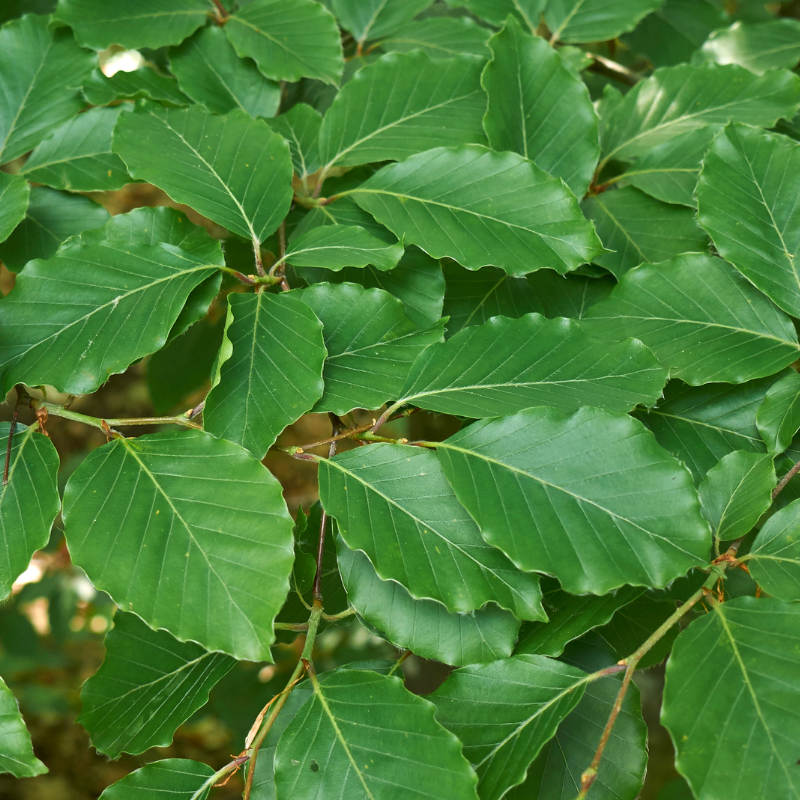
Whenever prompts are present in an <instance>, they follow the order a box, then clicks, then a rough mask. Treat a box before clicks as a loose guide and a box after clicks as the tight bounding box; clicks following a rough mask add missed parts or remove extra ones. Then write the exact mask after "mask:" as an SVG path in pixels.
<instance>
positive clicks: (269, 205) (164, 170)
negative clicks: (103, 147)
mask: <svg viewBox="0 0 800 800" xmlns="http://www.w3.org/2000/svg"><path fill="white" fill-rule="evenodd" d="M309 2H310V0H309ZM253 5H255V4H253ZM248 8H253V6H248ZM114 152H115V153H117V154H119V155H120V156H121V157H122V159H123V161H125V163H126V164H127V165H128V168H129V170H130V172H131V174H132V175H133V176H134V177H135V178H140V179H141V180H145V181H149V182H150V183H154V184H155V185H156V186H158V187H160V188H161V189H163V190H164V191H165V192H166V193H167V194H168V195H169V196H170V197H171V198H172V199H173V200H175V201H176V202H178V203H186V205H188V206H190V207H191V208H193V209H194V210H195V211H198V212H199V213H200V214H203V215H205V216H207V217H208V218H209V219H212V220H214V222H217V223H219V224H220V225H223V226H224V227H226V228H227V229H228V230H230V231H233V233H238V234H240V235H241V236H244V237H246V238H247V239H250V240H252V241H253V242H263V241H264V240H265V239H266V238H267V236H269V235H270V234H271V233H272V232H273V231H275V230H276V229H277V227H278V225H279V224H280V222H281V220H283V219H284V217H285V216H286V214H287V213H288V211H289V206H290V205H291V202H292V162H291V158H290V155H289V146H288V145H287V144H286V142H285V141H284V140H283V138H282V137H280V136H279V135H278V134H276V133H273V132H272V131H271V130H270V129H269V128H268V126H267V125H266V124H265V123H264V122H263V121H261V120H254V119H252V118H251V117H248V116H247V114H245V113H244V112H243V111H238V110H237V111H231V112H229V113H228V114H225V115H224V116H220V117H217V116H212V115H211V114H209V113H208V112H207V111H204V110H203V109H202V108H199V107H198V106H192V107H191V108H188V109H168V108H161V107H158V106H153V105H145V106H142V107H141V108H140V109H139V110H137V111H136V112H135V113H133V114H123V115H122V116H121V117H120V120H119V122H118V123H117V127H116V129H115V131H114Z"/></svg>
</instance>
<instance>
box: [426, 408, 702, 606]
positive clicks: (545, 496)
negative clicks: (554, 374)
mask: <svg viewBox="0 0 800 800" xmlns="http://www.w3.org/2000/svg"><path fill="white" fill-rule="evenodd" d="M587 442H590V443H591V446H588V445H587ZM436 454H437V456H438V457H439V461H440V462H441V464H442V467H443V469H444V472H445V475H446V476H447V479H448V481H450V483H451V485H452V486H453V489H454V490H455V493H456V496H457V497H458V499H459V501H460V502H461V503H462V505H464V507H465V508H466V509H467V511H469V513H470V514H471V515H472V517H473V518H474V519H475V521H476V522H477V523H478V526H479V527H480V529H481V534H482V535H483V538H484V539H486V541H487V542H489V544H491V545H493V546H495V547H499V548H500V549H501V550H502V551H503V552H504V553H506V555H508V557H509V558H510V559H511V560H512V561H513V562H514V563H515V564H516V565H517V566H518V567H519V568H520V569H523V570H527V571H537V572H544V573H547V574H548V575H554V576H555V577H556V578H558V580H559V581H560V583H561V585H562V586H563V587H564V589H565V591H567V592H570V593H571V594H586V593H592V594H605V593H606V592H609V591H611V590H612V589H616V588H618V587H620V586H623V585H625V584H633V585H636V586H653V587H657V588H662V587H664V586H666V584H667V583H669V582H670V581H671V580H674V579H675V578H678V577H680V576H681V575H684V574H685V573H686V572H687V571H688V570H689V569H690V568H691V567H695V566H700V565H702V564H703V563H705V560H706V558H707V556H708V548H709V545H710V532H709V530H708V525H707V523H706V522H705V520H704V519H703V518H702V516H701V514H700V506H699V503H698V502H697V495H696V493H695V490H694V487H693V486H692V481H691V477H690V475H689V473H688V471H687V470H686V468H685V467H683V466H682V465H680V464H679V463H678V462H677V461H676V460H675V459H674V458H673V457H672V456H670V455H669V454H668V453H667V452H666V451H664V450H663V449H662V448H661V447H659V446H658V445H657V444H656V442H655V439H654V437H653V435H652V434H651V433H650V432H649V431H648V430H647V429H646V428H645V427H644V426H643V425H642V424H641V423H640V422H637V421H636V420H632V419H631V418H630V417H628V416H627V415H622V414H611V413H609V412H607V411H602V410H600V409H593V408H583V409H581V410H580V411H577V412H575V413H574V414H570V413H565V412H563V411H559V410H555V409H548V408H531V409H529V410H527V411H522V412H520V413H519V414H516V415H514V416H512V417H504V418H501V419H498V420H488V421H485V422H476V423H474V424H473V425H470V426H469V427H467V428H464V429H463V430H462V431H460V432H459V433H456V434H454V435H453V436H451V437H450V438H449V439H447V440H446V441H444V442H442V443H440V444H437V450H436ZM476 486H480V487H482V488H481V491H480V492H475V487H476Z"/></svg>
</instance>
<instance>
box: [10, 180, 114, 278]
mask: <svg viewBox="0 0 800 800" xmlns="http://www.w3.org/2000/svg"><path fill="white" fill-rule="evenodd" d="M108 219H109V217H108V211H106V210H105V209H104V208H103V206H101V205H99V204H98V203H95V202H93V201H92V200H90V199H89V198H88V197H80V196H78V195H69V194H63V193H62V192H57V191H56V190H55V189H44V188H36V189H31V192H30V203H29V204H28V208H27V210H26V212H25V219H24V220H23V221H22V222H21V223H20V224H19V225H18V226H17V227H16V229H15V230H14V232H13V233H12V234H11V236H9V237H8V239H6V241H5V242H3V243H2V244H0V258H2V259H3V263H4V264H5V265H6V266H7V267H8V268H9V269H10V270H11V271H12V272H19V271H20V270H21V269H22V268H23V267H24V266H25V265H26V264H27V263H28V262H29V261H32V260H33V259H35V258H50V257H51V256H53V255H54V254H55V253H56V251H57V250H58V246H59V245H60V244H61V243H62V242H64V241H66V240H67V239H68V238H69V237H70V236H74V235H75V234H78V233H81V232H82V231H86V230H92V229H94V228H101V227H102V226H103V225H105V224H106V222H108Z"/></svg>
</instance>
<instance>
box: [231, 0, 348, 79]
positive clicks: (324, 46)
mask: <svg viewBox="0 0 800 800" xmlns="http://www.w3.org/2000/svg"><path fill="white" fill-rule="evenodd" d="M225 33H226V34H227V35H228V38H229V39H230V41H231V44H232V45H233V47H234V49H235V50H236V52H237V53H238V54H239V55H240V56H241V57H242V58H245V57H247V58H252V59H253V61H255V62H256V64H258V68H259V69H260V70H261V72H262V73H264V75H266V76H267V77H268V78H272V80H274V81H296V80H299V79H300V78H317V79H318V80H321V81H324V82H325V83H332V84H334V85H336V84H338V83H339V79H340V78H341V75H342V70H343V68H344V60H343V58H342V45H341V42H340V41H339V29H338V28H337V27H336V20H335V19H334V18H333V15H332V14H331V13H330V12H329V11H328V9H327V8H325V7H324V6H323V5H322V4H320V3H315V2H313V0H255V2H252V3H248V4H247V5H245V6H244V7H243V8H240V9H238V10H237V12H236V13H235V14H233V15H232V16H231V17H230V18H229V19H228V21H227V23H226V24H225Z"/></svg>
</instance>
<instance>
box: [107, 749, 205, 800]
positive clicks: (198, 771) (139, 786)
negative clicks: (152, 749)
mask: <svg viewBox="0 0 800 800" xmlns="http://www.w3.org/2000/svg"><path fill="white" fill-rule="evenodd" d="M213 775H214V770H213V769H211V767H209V766H208V764H201V763H200V762H199V761H190V760H189V759H185V758H166V759H164V760H163V761H154V762H153V763H151V764H148V765H147V766H145V767H141V768H140V769H137V770H136V771H135V772H131V773H130V774H128V775H126V776H125V777H124V778H122V779H121V780H119V781H117V782H116V783H112V784H111V786H109V787H108V788H107V789H106V790H105V791H104V792H103V794H101V795H100V798H101V800H144V798H154V800H205V798H207V797H208V793H209V791H211V785H212V783H213V781H212V780H211V778H212V776H213Z"/></svg>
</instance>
